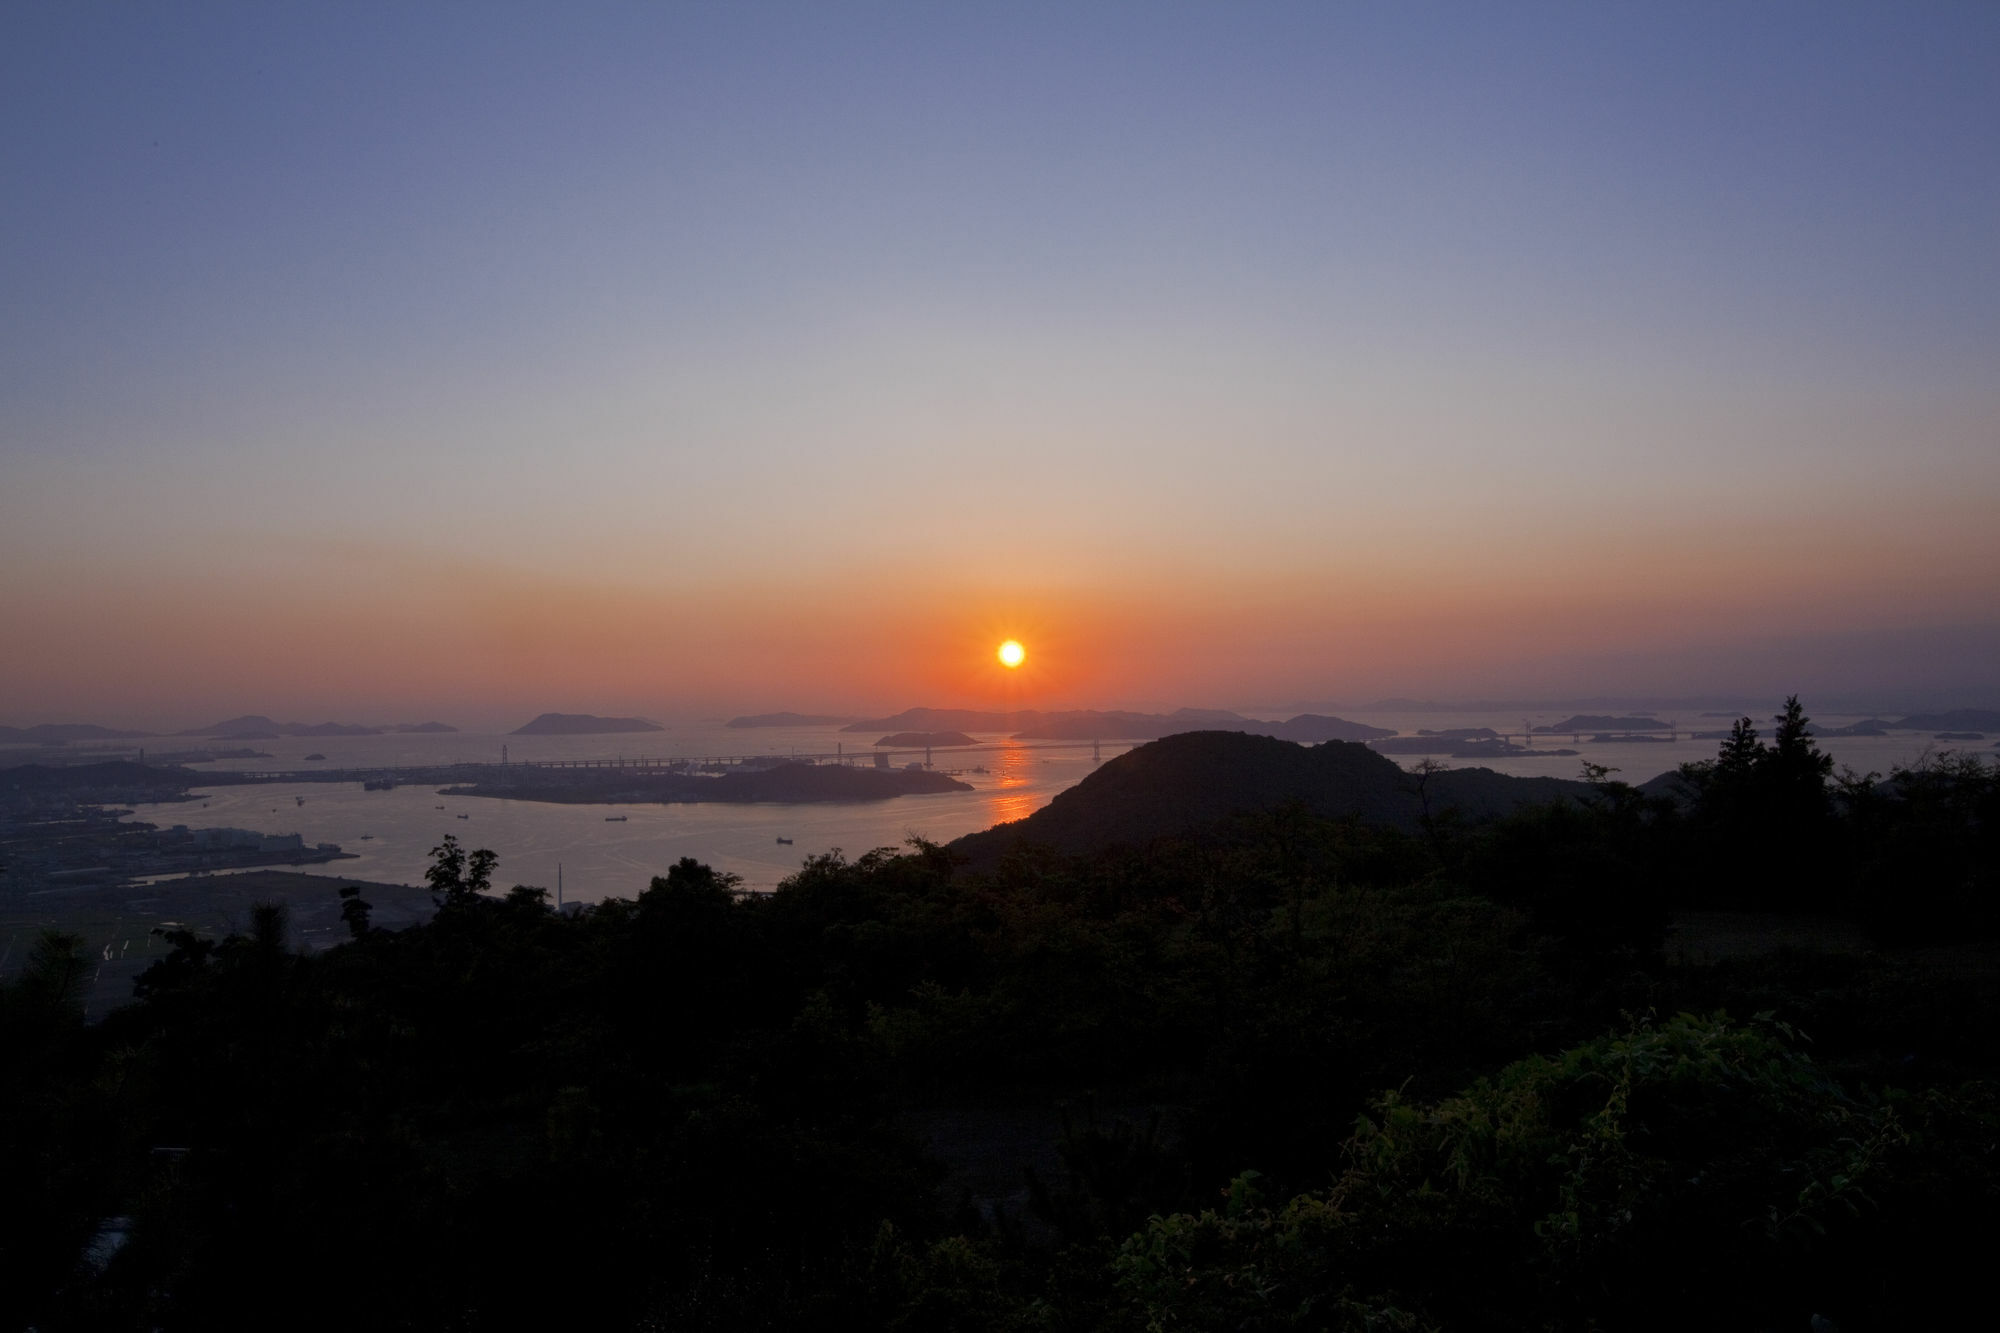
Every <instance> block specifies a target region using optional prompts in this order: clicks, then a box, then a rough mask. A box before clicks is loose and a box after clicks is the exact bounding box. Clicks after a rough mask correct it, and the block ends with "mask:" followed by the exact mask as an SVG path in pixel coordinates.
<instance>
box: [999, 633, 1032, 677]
mask: <svg viewBox="0 0 2000 1333" xmlns="http://www.w3.org/2000/svg"><path fill="white" fill-rule="evenodd" d="M999 657H1000V665H1001V666H1003V667H1006V668H1007V669H1008V670H1010V671H1011V670H1013V669H1014V668H1015V667H1017V666H1019V665H1021V663H1023V662H1025V661H1027V660H1028V650H1027V649H1026V648H1023V647H1022V646H1021V643H1020V640H1018V639H1009V640H1007V642H1005V643H1003V644H1001V645H1000V652H999Z"/></svg>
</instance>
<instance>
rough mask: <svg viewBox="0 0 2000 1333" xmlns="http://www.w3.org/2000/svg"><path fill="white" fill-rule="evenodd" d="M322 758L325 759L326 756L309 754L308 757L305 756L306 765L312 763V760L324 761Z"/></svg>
mask: <svg viewBox="0 0 2000 1333" xmlns="http://www.w3.org/2000/svg"><path fill="white" fill-rule="evenodd" d="M324 758H326V756H325V755H323V754H309V755H307V756H306V761H307V762H308V763H310V762H311V761H313V760H315V759H324Z"/></svg>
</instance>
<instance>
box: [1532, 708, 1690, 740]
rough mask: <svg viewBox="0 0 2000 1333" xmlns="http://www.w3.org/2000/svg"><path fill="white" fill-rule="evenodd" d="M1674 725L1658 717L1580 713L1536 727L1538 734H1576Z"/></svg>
mask: <svg viewBox="0 0 2000 1333" xmlns="http://www.w3.org/2000/svg"><path fill="white" fill-rule="evenodd" d="M1672 730H1673V726H1672V725H1671V724H1669V723H1666V722H1662V721H1660V720H1659V719H1658V718H1656V717H1607V716H1604V715H1602V714H1599V713H1578V714H1576V715H1575V716H1574V717H1566V718H1564V719H1563V720H1562V721H1560V722H1552V723H1550V724H1549V725H1547V726H1543V727H1536V728H1535V733H1536V734H1537V735H1542V734H1545V733H1546V734H1549V735H1557V734H1560V733H1562V732H1568V733H1570V734H1571V735H1576V734H1578V733H1581V732H1585V731H1672Z"/></svg>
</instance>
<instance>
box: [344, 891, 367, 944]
mask: <svg viewBox="0 0 2000 1333" xmlns="http://www.w3.org/2000/svg"><path fill="white" fill-rule="evenodd" d="M373 910H374V904H373V903H370V902H368V901H367V900H366V899H364V898H363V897H362V896H361V886H360V885H358V884H350V885H348V886H347V887H346V888H344V889H342V890H341V891H340V919H341V920H342V921H345V922H346V923H347V933H348V934H349V935H352V936H353V937H354V938H355V939H357V940H358V939H360V938H361V937H362V936H363V935H366V934H367V933H368V914H369V913H370V912H371V911H373Z"/></svg>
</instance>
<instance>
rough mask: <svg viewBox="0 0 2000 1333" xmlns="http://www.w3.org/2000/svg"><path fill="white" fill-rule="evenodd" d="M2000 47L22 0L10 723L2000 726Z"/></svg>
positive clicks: (1980, 29)
mask: <svg viewBox="0 0 2000 1333" xmlns="http://www.w3.org/2000/svg"><path fill="white" fill-rule="evenodd" d="M1996 69H2000V6H1995V5H1993V4H1990V3H1974V4H1963V5H1953V4H1933V3H1914V4H1912V3H1894V4H1891V3H1883V4H1868V5H1860V4H1839V3H1823V2H1822V3H1800V4H1787V3H1761V4H1756V5H1743V4H1740V3H1730V4H1717V5H1703V4H1697V3H1686V4H1673V5H1639V4H1622V3H1610V2H1604V3H1588V4H1582V3H1579V4H1570V5H1534V4H1521V5H1491V4H1424V3H1408V4H1401V3H1399V4H1393V5H1392V4H1386V3H1384V4H1359V3H1356V4H1341V3H1314V4H1304V3H1300V4H1281V3H1242V4H1220V3H1216V4H1199V5H1187V4H1173V3H1147V4H1129V5H1125V4H1114V3H1094V4H1088V5H1076V4H1048V5H1041V4H1034V3H1028V2H1026V0H1016V2H1013V3H1005V4H982V3H966V4H954V5H936V4H894V3H865V2H860V0H857V2H856V3H814V4H797V5H788V4H759V3H744V4H720V3H714V4H667V3H647V4H638V3H634V4H603V3H600V4H592V3H578V4H573V5H566V6H549V5H510V4H504V3H496V2H492V0H487V2H482V3H478V4H471V3H465V4H452V3H428V4H423V5H405V4H367V3H348V4H339V5H331V4H329V5H316V4H287V5H271V4H263V3H254V4H242V5H222V4H201V3H187V4H177V5H154V4H141V3H129V4H110V3H77V4H57V3H41V2H39V0H27V2H24V3H19V4H13V5H8V6H6V7H4V9H0V181H4V182H5V188H4V189H0V723H7V724H11V725H17V726H20V725H29V724H32V723H36V722H42V721H57V720H89V721H98V722H102V723H106V724H123V725H131V726H161V725H168V724H174V723H183V724H187V725H193V724H196V723H199V722H205V721H211V720H213V719H214V717H217V716H226V715H228V714H230V713H234V712H244V711H256V712H264V713H269V714H272V715H274V716H280V717H284V718H293V717H297V718H303V719H305V720H321V719H324V718H334V719H337V720H349V721H375V722H387V721H414V720H420V719H422V718H429V717H437V718H441V719H443V720H446V721H450V722H454V723H457V724H460V725H477V724H481V723H484V722H489V721H490V722H494V723H498V722H503V721H505V722H508V723H510V724H511V723H513V722H517V721H519V720H520V719H521V718H523V717H526V716H532V715H533V714H534V713H537V712H541V711H544V710H549V709H555V710H561V711H575V712H585V711H587V712H604V713H611V712H628V711H629V712H639V713H643V714H646V715H649V716H661V717H682V716H700V715H708V714H715V713H719V714H723V715H726V714H729V713H734V712H751V711H765V710H770V709H780V708H790V709H800V710H831V711H888V710H893V709H897V708H901V707H905V706H909V705H914V704H929V705H938V706H945V705H970V706H981V705H999V704H1002V703H1004V704H1008V705H1014V706H1035V707H1077V706H1095V707H1120V706H1127V707H1129V706H1167V707H1172V706H1179V705H1182V704H1188V705H1203V706H1239V707H1255V706H1262V705H1269V704H1275V703H1279V702H1281V701H1289V700H1331V701H1342V700H1354V701H1359V700H1369V699H1375V698H1380V697H1383V696H1389V695H1401V696H1421V697H1438V698H1473V697H1479V698H1557V697H1580V696H1586V695H1588V696H1629V697H1643V696H1647V695H1655V696H1668V697H1694V696H1709V695H1714V696H1720V695H1726V694H1743V695H1749V696H1754V697H1759V698H1762V697H1767V696H1769V697H1775V695H1777V694H1782V693H1784V692H1789V691H1791V690H1800V691H1806V692H1809V695H1810V694H1818V695H1820V696H1822V697H1835V696H1838V697H1843V698H1847V697H1853V698H1857V699H1860V698H1872V699H1880V700H1883V701H1893V700H1903V701H1908V702H1911V703H1913V704H1915V703H1922V704H1925V705H1931V704H1944V703H1949V702H1961V703H1995V702H2000V524H1996V522H1995V517H1996V514H2000V245H1996V243H1995V239H1994V238H1995V237H2000V153H1996V151H1995V147H1994V146H1995V145H1996V144H2000V79H1996V78H1995V77H1994V76H1993V71H1994V70H1996ZM1008 636H1014V637H1018V638H1020V639H1021V640H1022V642H1024V643H1025V644H1026V645H1027V646H1028V650H1029V661H1028V664H1027V665H1026V666H1025V667H1023V668H1022V669H1021V670H1020V671H1019V672H1013V673H1010V672H1007V671H1005V670H1003V669H1001V668H999V667H998V665H997V664H996V663H995V661H994V660H993V648H994V645H996V644H997V643H998V642H999V641H1000V640H1001V639H1002V638H1005V637H1008Z"/></svg>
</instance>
